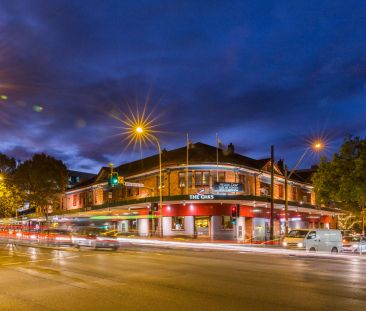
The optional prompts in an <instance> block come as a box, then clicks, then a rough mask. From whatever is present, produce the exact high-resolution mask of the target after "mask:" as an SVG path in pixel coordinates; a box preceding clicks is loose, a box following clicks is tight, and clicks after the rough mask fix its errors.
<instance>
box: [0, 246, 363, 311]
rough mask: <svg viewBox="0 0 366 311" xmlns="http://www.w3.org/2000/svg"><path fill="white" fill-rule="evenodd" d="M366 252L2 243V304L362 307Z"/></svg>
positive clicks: (7, 306) (159, 307)
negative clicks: (331, 253) (323, 255)
mask: <svg viewBox="0 0 366 311" xmlns="http://www.w3.org/2000/svg"><path fill="white" fill-rule="evenodd" d="M365 306H366V260H363V259H360V258H357V257H354V258H351V259H349V258H348V259H347V258H346V259H345V258H341V257H336V256H335V257H334V258H321V257H312V256H302V255H299V256H289V255H288V254H282V255H278V254H262V253H253V252H250V253H246V252H239V251H212V250H210V251H208V250H194V249H193V250H189V249H169V248H158V247H151V246H143V245H126V246H124V247H123V248H122V249H121V250H120V251H118V252H113V251H103V250H98V251H94V250H88V249H82V250H81V251H78V250H68V251H65V250H53V249H47V248H33V247H23V246H14V245H11V244H0V310H12V311H14V310H33V311H34V310H67V311H70V310H93V311H94V310H145V311H146V310H202V311H208V310H220V311H222V310H271V311H272V310H364V309H365Z"/></svg>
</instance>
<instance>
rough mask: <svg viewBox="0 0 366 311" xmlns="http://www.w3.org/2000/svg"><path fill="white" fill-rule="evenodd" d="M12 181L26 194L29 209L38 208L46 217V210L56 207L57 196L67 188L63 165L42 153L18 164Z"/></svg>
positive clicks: (57, 202) (65, 171) (65, 172)
mask: <svg viewBox="0 0 366 311" xmlns="http://www.w3.org/2000/svg"><path fill="white" fill-rule="evenodd" d="M14 181H15V182H16V184H17V185H18V187H19V188H20V189H22V190H23V191H24V193H25V194H26V199H27V201H28V202H29V204H30V207H36V208H39V209H40V210H41V211H42V212H43V213H44V214H45V215H46V216H47V211H48V208H49V207H50V206H51V207H53V208H55V207H57V205H58V204H59V202H60V200H59V197H58V196H59V195H60V194H61V193H62V192H63V191H64V190H65V188H66V186H67V168H66V166H65V164H64V163H63V162H62V161H60V160H56V159H55V158H53V157H51V156H49V155H46V154H44V153H41V154H35V155H34V156H33V157H32V159H30V160H27V161H25V162H24V163H22V164H20V165H19V166H18V168H17V170H16V172H15V178H14Z"/></svg>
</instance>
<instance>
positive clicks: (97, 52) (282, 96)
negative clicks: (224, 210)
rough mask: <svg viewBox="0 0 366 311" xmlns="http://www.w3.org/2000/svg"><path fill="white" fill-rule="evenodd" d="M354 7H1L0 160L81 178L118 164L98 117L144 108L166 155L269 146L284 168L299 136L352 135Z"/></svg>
mask: <svg viewBox="0 0 366 311" xmlns="http://www.w3.org/2000/svg"><path fill="white" fill-rule="evenodd" d="M365 6H366V5H365V4H364V3H363V2H358V3H354V5H352V6H350V5H347V4H346V3H343V4H340V3H334V2H333V1H329V2H328V1H324V2H322V3H316V4H313V3H309V2H303V3H298V4H297V5H289V4H288V3H287V4H285V3H281V2H272V1H267V2H258V3H246V2H242V1H237V2H235V1H234V2H232V1H230V2H221V3H219V2H217V3H215V4H214V5H213V4H212V3H211V2H204V1H203V2H202V1H201V2H196V1H185V2H172V1H154V2H144V1H143V2H138V3H128V2H121V1H108V2H96V3H94V4H93V6H85V4H83V3H81V2H78V1H56V2H54V3H52V4H51V3H49V1H32V2H29V3H22V2H18V1H7V2H3V3H1V4H0V47H1V49H0V51H1V52H0V68H1V69H0V93H1V94H6V95H8V97H9V99H8V100H7V101H2V102H0V140H1V141H2V144H1V145H0V151H3V152H11V153H12V154H13V155H15V156H18V157H20V158H22V157H28V156H29V155H30V154H31V153H33V152H41V151H44V152H47V153H50V154H52V155H54V156H57V157H60V158H61V159H63V160H64V161H65V162H66V163H67V164H68V165H69V166H70V167H72V168H75V169H77V168H81V169H84V168H87V169H88V170H93V169H94V170H95V171H97V170H98V168H99V167H100V166H101V165H105V164H106V163H107V162H109V161H112V162H116V161H115V160H117V161H121V162H123V161H128V160H132V159H133V157H135V158H136V157H138V156H139V155H138V154H136V153H133V152H132V151H131V150H127V151H125V149H124V147H125V146H124V145H123V142H122V141H121V138H120V137H119V136H116V134H118V133H119V129H118V128H117V127H118V126H119V125H120V124H118V122H116V121H115V120H114V119H113V118H111V117H110V115H111V113H116V112H117V113H119V114H121V112H126V111H128V105H130V106H132V107H135V106H136V105H139V106H140V107H141V106H143V105H144V103H145V101H146V100H148V102H149V106H150V107H155V114H157V115H160V116H161V117H160V120H159V123H161V124H162V126H161V129H162V130H163V131H164V132H166V133H164V134H162V135H160V137H161V139H162V144H163V146H168V147H169V148H174V147H179V146H182V145H183V144H184V137H185V133H187V132H189V133H190V135H191V136H192V138H193V139H194V140H195V141H199V140H201V141H204V142H208V143H211V144H213V143H214V135H215V133H216V132H219V133H221V135H222V136H223V137H224V138H225V140H227V141H228V142H230V141H232V142H234V143H235V145H236V146H237V148H236V149H237V150H239V151H241V152H245V153H248V155H249V156H255V157H262V156H264V155H266V154H267V153H268V148H269V146H270V145H271V144H275V145H276V148H277V149H276V150H277V151H278V154H279V155H280V156H284V157H289V158H290V160H289V161H290V162H295V161H296V157H297V154H298V153H299V152H300V153H301V151H299V150H302V148H303V146H304V145H306V143H307V141H308V140H309V139H310V138H311V137H316V136H319V135H322V136H326V137H329V138H331V139H332V140H334V141H335V142H336V143H335V145H336V146H338V145H339V143H340V141H341V137H343V136H344V135H345V134H348V133H353V134H363V135H364V134H365V130H364V126H363V122H364V119H365V116H366V108H365V105H364V104H363V103H364V101H365V92H366V88H365V85H366V84H365V83H366V54H365V52H364V51H365V50H366V43H365V41H364V40H363V37H364V29H365V28H366V21H365V19H364V16H363V12H364V9H366V7H365ZM350 20H351V21H352V22H349V21H350ZM34 106H40V107H42V108H43V109H42V111H40V110H39V109H38V112H37V109H33V107H34ZM153 152H154V148H153V147H151V148H150V149H147V150H146V152H145V153H144V154H150V153H153Z"/></svg>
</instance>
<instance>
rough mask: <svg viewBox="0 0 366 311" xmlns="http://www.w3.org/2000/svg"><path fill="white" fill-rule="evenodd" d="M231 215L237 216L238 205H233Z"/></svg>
mask: <svg viewBox="0 0 366 311" xmlns="http://www.w3.org/2000/svg"><path fill="white" fill-rule="evenodd" d="M231 217H232V218H236V206H233V207H232V208H231Z"/></svg>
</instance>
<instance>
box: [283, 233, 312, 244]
mask: <svg viewBox="0 0 366 311" xmlns="http://www.w3.org/2000/svg"><path fill="white" fill-rule="evenodd" d="M309 231H310V229H295V230H291V231H290V232H289V233H288V235H287V236H286V237H285V238H284V239H283V241H282V246H284V247H286V248H296V249H305V242H304V240H305V237H306V235H307V234H308V233H309Z"/></svg>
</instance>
